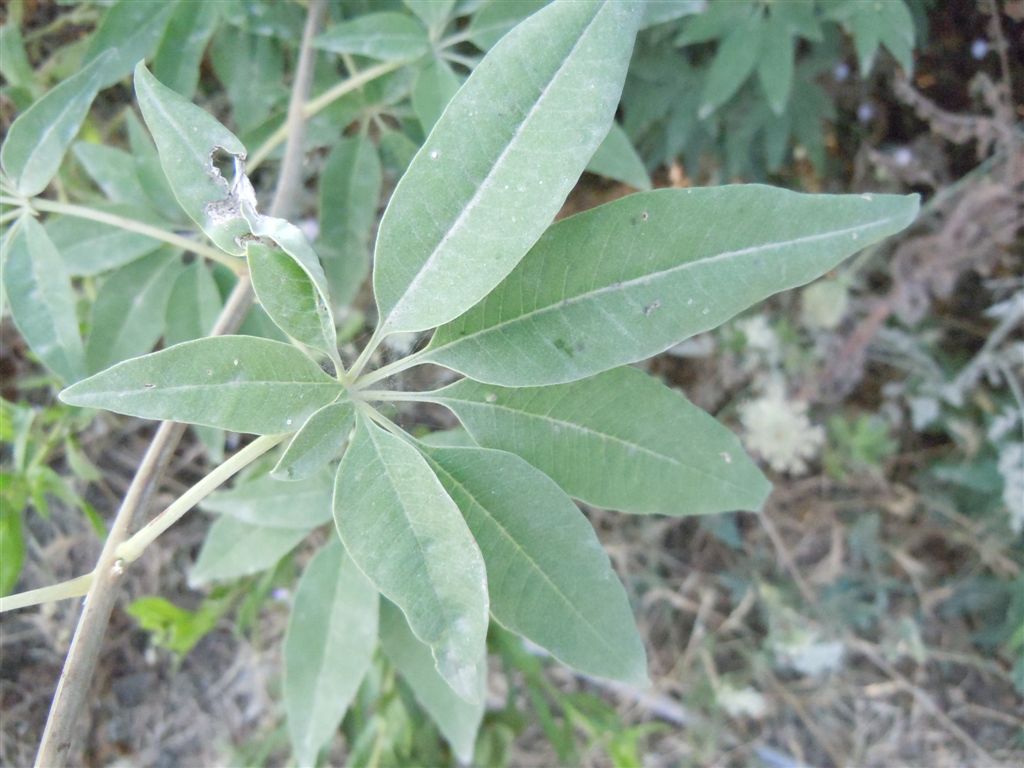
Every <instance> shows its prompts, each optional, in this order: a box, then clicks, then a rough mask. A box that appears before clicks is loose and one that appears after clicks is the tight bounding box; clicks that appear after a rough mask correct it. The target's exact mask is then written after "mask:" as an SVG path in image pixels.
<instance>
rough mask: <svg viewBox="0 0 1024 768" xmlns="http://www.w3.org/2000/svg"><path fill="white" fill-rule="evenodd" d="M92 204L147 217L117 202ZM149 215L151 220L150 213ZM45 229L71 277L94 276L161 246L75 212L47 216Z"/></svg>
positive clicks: (133, 215) (120, 212) (148, 239)
mask: <svg viewBox="0 0 1024 768" xmlns="http://www.w3.org/2000/svg"><path fill="white" fill-rule="evenodd" d="M95 208H96V210H100V211H104V212H107V213H113V214H117V215H125V216H128V217H130V218H139V219H141V220H146V219H147V217H146V216H145V215H144V214H143V212H141V211H138V210H133V209H129V208H125V207H124V206H120V205H118V206H109V205H97V206H95ZM135 214H143V215H141V216H136V215H135ZM148 218H149V220H150V221H152V217H151V216H150V217H148ZM46 233H47V234H48V235H49V236H50V239H51V240H52V241H53V244H54V245H55V246H56V248H57V250H58V251H60V255H61V258H62V259H63V260H64V264H65V267H66V268H67V271H68V274H69V275H71V276H72V277H93V276H95V275H98V274H101V273H103V272H106V271H108V270H111V269H117V268H118V267H122V266H124V265H125V264H128V263H130V262H133V261H135V260H136V259H139V258H141V257H143V256H145V255H146V254H147V253H152V252H153V251H155V250H156V249H157V248H159V247H160V241H159V240H154V239H153V238H151V237H146V236H145V235H140V234H138V233H136V232H129V231H127V230H124V229H121V228H120V227H115V226H111V225H110V224H103V223H102V222H99V221H92V220H90V219H79V218H77V217H74V216H55V217H51V218H49V219H47V221H46Z"/></svg>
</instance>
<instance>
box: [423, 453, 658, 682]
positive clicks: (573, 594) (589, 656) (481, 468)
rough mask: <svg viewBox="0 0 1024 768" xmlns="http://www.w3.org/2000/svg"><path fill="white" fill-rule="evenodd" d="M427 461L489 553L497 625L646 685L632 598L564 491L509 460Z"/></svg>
mask: <svg viewBox="0 0 1024 768" xmlns="http://www.w3.org/2000/svg"><path fill="white" fill-rule="evenodd" d="M427 458H428V460H429V461H430V462H431V465H432V466H433V467H434V470H435V472H436V473H437V477H438V479H439V480H440V481H441V484H442V485H444V487H445V489H447V491H448V493H449V495H450V496H451V497H452V499H454V500H455V503H456V504H458V505H459V509H461V510H462V514H463V515H465V517H466V522H467V523H468V525H469V529H470V530H471V531H472V532H473V538H475V539H476V541H477V544H479V546H480V551H481V553H482V554H483V556H484V563H485V564H486V566H487V589H488V592H489V593H490V598H491V614H492V615H493V616H494V618H495V619H497V620H498V621H499V622H500V623H501V625H502V626H504V627H506V628H507V629H511V630H512V631H513V632H517V633H518V634H520V635H523V636H524V637H526V638H527V639H529V640H531V641H532V642H534V643H536V644H537V645H539V646H541V647H542V648H545V649H546V650H548V651H549V652H550V653H551V654H552V655H553V656H554V657H555V658H557V659H558V660H559V661H561V662H563V663H565V664H568V665H569V666H571V667H574V668H575V669H578V670H579V671H581V672H585V673H587V674H590V675H598V676H600V677H608V678H612V679H616V680H623V681H625V682H627V683H630V684H636V685H641V686H646V685H647V684H648V680H647V663H646V655H645V651H644V645H643V642H642V641H641V639H640V635H639V633H638V632H637V629H636V623H635V621H634V619H633V613H632V610H631V609H630V606H629V600H628V599H627V597H626V591H625V590H624V589H623V588H622V584H621V583H620V582H619V580H618V577H617V576H616V575H615V572H614V571H613V570H612V567H611V563H610V562H609V560H608V555H607V554H606V553H605V551H604V549H603V548H602V546H601V542H599V541H598V540H597V536H596V535H595V534H594V530H593V528H591V526H590V523H589V522H587V519H586V518H585V517H584V516H583V513H582V512H580V511H579V509H577V507H576V505H575V504H573V502H572V500H571V499H570V498H569V497H568V496H566V495H565V492H564V491H562V489H561V488H559V487H558V485H557V484H556V483H555V482H554V481H553V480H551V479H550V478H549V477H548V476H547V475H545V474H544V473H543V472H541V471H540V470H538V469H536V468H535V467H533V466H532V465H531V464H529V463H527V462H526V461H525V460H523V459H521V458H520V457H519V456H516V455H515V454H512V453H506V452H505V451H494V450H489V449H485V448H431V449H429V450H428V451H427Z"/></svg>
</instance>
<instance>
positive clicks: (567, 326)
mask: <svg viewBox="0 0 1024 768" xmlns="http://www.w3.org/2000/svg"><path fill="white" fill-rule="evenodd" d="M917 208H918V199H917V196H916V195H910V196H906V197H900V196H896V195H841V196H840V195H836V196H832V195H804V194H798V193H795V192H789V191H786V190H782V189H774V188H772V187H765V186H760V185H749V186H727V187H714V188H708V189H666V190H657V191H655V192H646V193H639V194H635V195H630V196H628V197H625V198H622V199H620V200H616V201H615V202H612V203H608V204H607V205H603V206H600V207H598V208H595V209H593V210H591V211H587V212H585V213H581V214H577V215H576V216H572V217H571V218H568V219H565V220H564V221H561V222H559V223H558V224H556V225H554V226H553V227H552V228H551V229H550V230H549V231H548V232H547V233H546V234H545V235H544V237H543V238H541V240H540V241H539V242H538V243H537V245H535V246H534V247H533V249H532V250H531V251H530V253H528V254H527V255H526V257H525V258H524V259H523V260H522V262H520V264H519V266H518V267H516V269H515V270H513V272H512V273H511V274H510V275H509V276H508V277H507V278H505V280H504V281H503V282H502V283H501V284H500V285H499V286H498V287H497V288H495V289H494V291H492V292H491V294H490V295H488V296H487V298H486V299H484V300H483V301H481V302H480V303H479V304H478V305H477V306H475V307H473V309H471V310H470V311H469V312H467V313H466V314H465V315H463V316H462V317H460V318H458V319H456V320H454V321H452V322H451V323H448V324H447V325H445V326H442V327H441V328H439V329H438V330H437V332H436V333H435V334H434V337H433V339H431V342H430V344H429V346H428V348H427V353H426V355H425V356H424V358H423V359H424V360H425V361H430V362H434V363H439V364H441V365H444V366H447V367H449V368H452V369H454V370H457V371H460V372H461V373H464V374H466V375H467V376H470V377H472V378H474V379H476V380H478V381H484V382H488V383H493V384H501V385H506V386H532V385H540V384H555V383H562V382H568V381H573V380H575V379H581V378H584V377H586V376H590V375H593V374H595V373H599V372H600V371H604V370H608V369H610V368H614V367H616V366H620V365H623V364H626V363H631V362H636V361H638V360H643V359H645V358H648V357H650V356H652V355H655V354H658V353H659V352H662V351H664V350H666V349H668V348H669V347H671V346H673V345H674V344H677V343H679V342H680V341H683V340H684V339H686V338H688V337H690V336H693V335H694V334H697V333H701V332H702V331H706V330H709V329H711V328H714V327H716V326H718V325H720V324H721V323H723V322H725V321H726V320H728V319H729V318H730V317H732V316H733V315H735V314H737V313H738V312H741V311H742V310H744V309H746V308H747V307H749V306H751V305H752V304H754V303H756V302H758V301H760V300H762V299H764V298H767V297H768V296H770V295H772V294H774V293H777V292H779V291H784V290H787V289H789V288H794V287H796V286H799V285H804V284H805V283H808V282H810V281H811V280H814V279H815V278H817V277H819V276H821V275H822V274H824V273H826V272H828V271H829V270H830V269H832V268H833V267H835V266H836V264H838V263H839V262H840V261H842V260H843V259H845V258H846V257H847V256H849V255H850V254H853V253H856V252H857V251H859V250H860V249H862V248H864V247H866V246H868V245H871V244H872V243H875V242H878V241H879V240H881V239H883V238H885V237H887V236H889V235H891V234H893V233H895V232H898V231H900V230H901V229H903V228H904V227H906V226H908V225H909V224H910V222H911V221H913V219H914V216H915V215H916V213H917Z"/></svg>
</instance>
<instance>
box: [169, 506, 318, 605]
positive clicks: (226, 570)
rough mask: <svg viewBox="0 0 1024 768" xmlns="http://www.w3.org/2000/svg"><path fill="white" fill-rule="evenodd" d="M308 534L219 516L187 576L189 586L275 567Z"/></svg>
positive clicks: (297, 529)
mask: <svg viewBox="0 0 1024 768" xmlns="http://www.w3.org/2000/svg"><path fill="white" fill-rule="evenodd" d="M307 535H309V529H308V528H268V527H265V526H261V525H250V524H249V523H243V522H241V521H240V520H236V519H235V518H233V517H219V518H217V519H216V520H214V522H213V524H212V525H211V526H210V530H209V531H207V533H206V540H205V541H204V542H203V548H202V549H201V550H200V551H199V556H198V557H197V558H196V564H195V565H194V566H192V570H191V572H190V573H189V575H188V582H189V585H190V586H191V587H193V588H195V587H199V586H202V585H203V584H207V583H209V582H211V581H229V580H232V579H240V578H242V577H243V576H251V575H252V574H254V573H259V572H260V571H265V570H267V569H268V568H273V567H274V566H275V565H277V562H278V561H279V560H280V559H281V558H282V557H284V556H285V555H287V554H288V553H289V552H291V551H292V550H293V549H295V547H296V545H297V544H298V543H299V542H300V541H302V540H303V539H304V538H306V536H307Z"/></svg>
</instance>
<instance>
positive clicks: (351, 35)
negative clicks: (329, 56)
mask: <svg viewBox="0 0 1024 768" xmlns="http://www.w3.org/2000/svg"><path fill="white" fill-rule="evenodd" d="M314 45H316V47H317V48H321V49H323V50H325V51H332V52H334V53H355V54H359V55H360V56H368V57H370V58H371V59H383V60H385V61H388V60H396V59H414V58H416V57H417V56H420V55H422V54H424V53H426V52H427V51H428V50H429V49H430V40H429V39H428V38H427V30H426V29H424V28H423V25H422V24H420V23H419V22H418V21H417V20H415V19H413V18H411V17H409V16H407V15H406V14H404V13H396V12H394V11H382V12H380V13H367V14H365V15H363V16H358V17H356V18H355V19H352V20H351V21H343V22H341V23H340V24H334V25H333V26H331V27H329V28H328V29H327V30H326V31H325V32H324V33H323V34H322V35H320V36H319V37H317V38H316V40H315V41H314Z"/></svg>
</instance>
